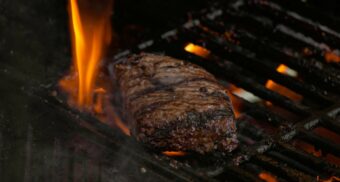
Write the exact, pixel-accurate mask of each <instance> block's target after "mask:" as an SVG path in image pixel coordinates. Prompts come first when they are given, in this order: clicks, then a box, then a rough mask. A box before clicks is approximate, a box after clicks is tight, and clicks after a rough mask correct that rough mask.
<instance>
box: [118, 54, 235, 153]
mask: <svg viewBox="0 0 340 182" xmlns="http://www.w3.org/2000/svg"><path fill="white" fill-rule="evenodd" d="M114 66H115V68H114V70H115V76H116V79H117V82H118V85H119V89H120V92H121V93H122V98H123V102H124V110H126V113H127V115H129V116H127V117H126V118H130V119H129V126H130V130H131V131H132V133H133V135H134V136H135V137H136V138H137V140H139V141H141V142H143V143H145V144H147V145H149V146H151V147H153V148H157V149H161V150H174V151H195V152H199V153H207V152H212V151H220V152H230V151H232V150H233V149H235V148H236V146H237V139H236V127H235V122H234V115H233V111H232V108H231V103H230V100H229V98H228V93H227V91H226V90H225V89H224V88H223V86H221V85H220V84H219V83H218V82H217V80H216V79H215V78H214V76H213V75H211V74H210V73H208V72H207V71H205V70H204V69H202V68H201V67H198V66H196V65H194V64H191V63H188V62H185V61H181V60H177V59H174V58H171V57H167V56H160V55H154V54H141V55H134V56H131V57H129V58H127V59H126V60H123V61H121V62H120V63H118V64H115V65H114Z"/></svg>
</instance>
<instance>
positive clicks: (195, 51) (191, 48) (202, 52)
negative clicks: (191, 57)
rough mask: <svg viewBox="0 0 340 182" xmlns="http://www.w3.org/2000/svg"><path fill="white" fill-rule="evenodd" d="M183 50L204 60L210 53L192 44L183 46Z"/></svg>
mask: <svg viewBox="0 0 340 182" xmlns="http://www.w3.org/2000/svg"><path fill="white" fill-rule="evenodd" d="M184 50H185V51H187V52H190V53H193V54H195V55H196V56H201V57H204V58H206V57H208V56H209V54H210V51H209V50H207V49H206V48H204V47H201V46H198V45H195V44H193V43H189V44H187V45H186V46H185V48H184Z"/></svg>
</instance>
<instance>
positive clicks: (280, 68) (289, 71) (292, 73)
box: [276, 64, 298, 77]
mask: <svg viewBox="0 0 340 182" xmlns="http://www.w3.org/2000/svg"><path fill="white" fill-rule="evenodd" d="M276 71H277V72H279V73H282V74H285V75H288V76H291V77H297V76H298V73H297V72H296V71H295V70H293V69H291V68H289V67H288V66H286V65H284V64H280V65H279V66H278V67H277V68H276Z"/></svg>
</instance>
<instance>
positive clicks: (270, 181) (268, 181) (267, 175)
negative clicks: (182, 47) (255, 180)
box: [259, 172, 277, 182]
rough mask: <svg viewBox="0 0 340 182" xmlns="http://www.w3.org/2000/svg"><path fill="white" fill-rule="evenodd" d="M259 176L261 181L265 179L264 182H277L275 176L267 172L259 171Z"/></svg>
mask: <svg viewBox="0 0 340 182" xmlns="http://www.w3.org/2000/svg"><path fill="white" fill-rule="evenodd" d="M259 178H261V179H262V180H263V181H266V182H277V179H276V177H275V176H273V175H272V174H270V173H267V172H261V173H260V174H259Z"/></svg>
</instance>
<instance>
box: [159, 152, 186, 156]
mask: <svg viewBox="0 0 340 182" xmlns="http://www.w3.org/2000/svg"><path fill="white" fill-rule="evenodd" d="M162 153H163V154H164V155H167V156H170V157H181V156H185V155H187V154H186V153H185V152H181V151H164V152H162Z"/></svg>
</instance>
